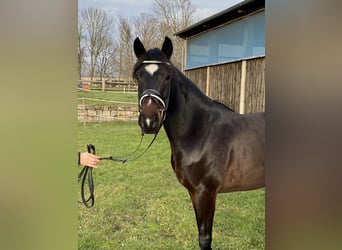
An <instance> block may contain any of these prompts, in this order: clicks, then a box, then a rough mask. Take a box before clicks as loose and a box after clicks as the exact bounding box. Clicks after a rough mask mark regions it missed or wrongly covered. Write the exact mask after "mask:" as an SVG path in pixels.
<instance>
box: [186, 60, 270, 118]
mask: <svg viewBox="0 0 342 250" xmlns="http://www.w3.org/2000/svg"><path fill="white" fill-rule="evenodd" d="M245 61H246V76H245V79H246V81H245V94H244V95H242V96H244V98H245V100H244V103H245V105H244V110H240V97H241V93H240V91H241V74H242V60H240V61H235V62H230V63H222V64H217V65H210V66H207V67H200V68H196V69H189V70H186V71H185V75H186V76H187V77H188V78H190V79H191V80H192V81H193V82H194V83H196V84H197V85H198V86H199V88H200V89H201V90H202V91H203V92H204V93H206V94H207V95H208V96H210V97H211V98H212V99H215V100H218V101H220V102H222V103H224V104H226V105H227V106H228V107H230V108H232V109H234V110H235V111H237V112H240V113H254V112H261V111H265V57H258V58H253V59H246V60H245ZM208 67H209V70H208ZM208 75H209V77H208ZM207 77H208V79H207ZM207 84H209V85H207Z"/></svg>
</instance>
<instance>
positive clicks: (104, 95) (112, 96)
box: [77, 90, 138, 106]
mask: <svg viewBox="0 0 342 250" xmlns="http://www.w3.org/2000/svg"><path fill="white" fill-rule="evenodd" d="M77 97H78V98H83V97H85V98H91V99H100V100H109V101H115V102H125V103H132V105H137V103H138V95H137V93H133V92H126V93H124V92H114V91H94V90H92V91H78V92H77ZM78 103H79V104H82V100H81V99H78ZM85 103H86V104H95V105H100V106H104V105H115V104H113V103H112V102H105V101H94V100H86V101H85Z"/></svg>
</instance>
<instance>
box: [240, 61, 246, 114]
mask: <svg viewBox="0 0 342 250" xmlns="http://www.w3.org/2000/svg"><path fill="white" fill-rule="evenodd" d="M246 70H247V62H246V60H243V61H242V64H241V83H240V110H239V113H240V114H244V113H245V92H246Z"/></svg>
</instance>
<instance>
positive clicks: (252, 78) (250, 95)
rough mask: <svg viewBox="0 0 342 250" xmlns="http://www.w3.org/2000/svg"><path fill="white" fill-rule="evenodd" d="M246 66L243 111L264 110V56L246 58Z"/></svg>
mask: <svg viewBox="0 0 342 250" xmlns="http://www.w3.org/2000/svg"><path fill="white" fill-rule="evenodd" d="M246 67H247V69H246V72H247V74H246V86H245V90H246V91H245V113H254V112H260V111H265V58H263V60H260V59H259V58H258V59H251V60H248V61H247V65H246Z"/></svg>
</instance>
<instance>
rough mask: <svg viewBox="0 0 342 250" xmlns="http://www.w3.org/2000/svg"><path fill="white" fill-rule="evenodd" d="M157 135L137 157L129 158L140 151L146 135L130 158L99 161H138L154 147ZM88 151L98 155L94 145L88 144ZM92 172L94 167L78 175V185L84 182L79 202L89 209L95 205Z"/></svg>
mask: <svg viewBox="0 0 342 250" xmlns="http://www.w3.org/2000/svg"><path fill="white" fill-rule="evenodd" d="M157 135H158V133H155V134H154V137H153V139H152V141H151V142H150V144H149V145H148V147H147V148H146V149H145V150H144V151H143V152H142V153H141V154H139V155H138V156H136V157H133V158H128V157H129V156H132V155H134V154H135V153H136V152H137V151H138V150H139V148H140V146H141V143H142V140H143V136H144V134H142V135H141V139H140V143H139V145H138V147H137V149H136V150H135V151H134V152H132V153H131V154H129V155H128V156H126V157H113V156H108V157H100V158H99V160H111V161H115V162H122V163H126V162H127V161H133V160H136V159H138V158H140V157H141V156H142V155H143V154H145V153H146V151H147V150H148V149H149V148H150V147H151V146H152V144H153V142H154V140H155V139H156V137H157ZM87 149H88V153H91V154H96V151H95V146H94V145H93V144H88V145H87ZM92 171H93V168H92V167H89V166H84V167H83V169H82V170H81V172H80V173H79V174H78V183H80V180H82V181H81V199H82V201H79V202H80V203H83V204H84V205H85V206H86V207H87V208H91V207H92V206H94V203H95V196H94V181H93V172H92ZM87 177H88V188H89V197H88V198H86V197H85V183H86V179H87Z"/></svg>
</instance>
